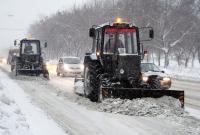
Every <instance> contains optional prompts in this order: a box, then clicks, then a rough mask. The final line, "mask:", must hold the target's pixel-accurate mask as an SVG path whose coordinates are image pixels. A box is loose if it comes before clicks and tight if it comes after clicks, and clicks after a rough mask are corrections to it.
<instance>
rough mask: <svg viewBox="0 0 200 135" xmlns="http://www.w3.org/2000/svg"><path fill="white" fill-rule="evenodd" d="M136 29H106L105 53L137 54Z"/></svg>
mask: <svg viewBox="0 0 200 135" xmlns="http://www.w3.org/2000/svg"><path fill="white" fill-rule="evenodd" d="M136 39H137V38H136V30H135V29H133V28H131V29H130V28H122V29H119V28H107V29H105V38H104V53H115V52H119V53H123V54H136V53H137V40H136Z"/></svg>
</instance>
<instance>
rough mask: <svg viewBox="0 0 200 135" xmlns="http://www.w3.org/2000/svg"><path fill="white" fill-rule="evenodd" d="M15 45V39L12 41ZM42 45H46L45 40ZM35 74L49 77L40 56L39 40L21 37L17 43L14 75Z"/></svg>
mask: <svg viewBox="0 0 200 135" xmlns="http://www.w3.org/2000/svg"><path fill="white" fill-rule="evenodd" d="M14 45H15V46H17V41H15V42H14ZM44 47H47V43H46V42H45V44H44ZM19 74H23V75H36V76H39V75H40V74H43V76H44V77H45V78H47V79H49V72H48V70H47V68H46V64H45V63H44V59H43V57H42V47H41V44H40V40H36V39H26V38H25V39H22V40H21V41H20V43H19V55H18V56H16V57H15V75H16V76H18V75H19Z"/></svg>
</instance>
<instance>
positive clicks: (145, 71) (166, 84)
mask: <svg viewBox="0 0 200 135" xmlns="http://www.w3.org/2000/svg"><path fill="white" fill-rule="evenodd" d="M141 70H142V76H143V80H146V81H147V80H148V78H149V77H150V76H156V77H157V79H158V80H159V81H160V85H161V89H163V90H164V89H169V88H170V87H171V83H172V81H171V77H170V76H169V75H168V74H166V73H165V72H164V71H162V70H160V68H159V67H158V66H156V65H155V64H154V63H145V62H142V63H141Z"/></svg>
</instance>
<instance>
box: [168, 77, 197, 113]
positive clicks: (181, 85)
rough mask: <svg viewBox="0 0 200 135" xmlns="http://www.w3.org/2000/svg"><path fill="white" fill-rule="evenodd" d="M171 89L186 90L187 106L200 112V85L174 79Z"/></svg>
mask: <svg viewBox="0 0 200 135" xmlns="http://www.w3.org/2000/svg"><path fill="white" fill-rule="evenodd" d="M171 89H179V90H184V91H185V103H186V106H189V107H192V108H194V109H198V110H200V83H198V82H192V81H184V80H177V79H173V80H172V87H171Z"/></svg>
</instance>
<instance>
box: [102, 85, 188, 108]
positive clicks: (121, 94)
mask: <svg viewBox="0 0 200 135" xmlns="http://www.w3.org/2000/svg"><path fill="white" fill-rule="evenodd" d="M101 90H102V97H103V98H121V99H130V100H132V99H134V98H143V97H152V98H159V97H162V96H171V97H174V98H176V99H178V100H179V101H180V105H181V107H182V108H183V107H184V91H182V90H157V89H155V90H149V89H138V88H109V87H102V89H101Z"/></svg>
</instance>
